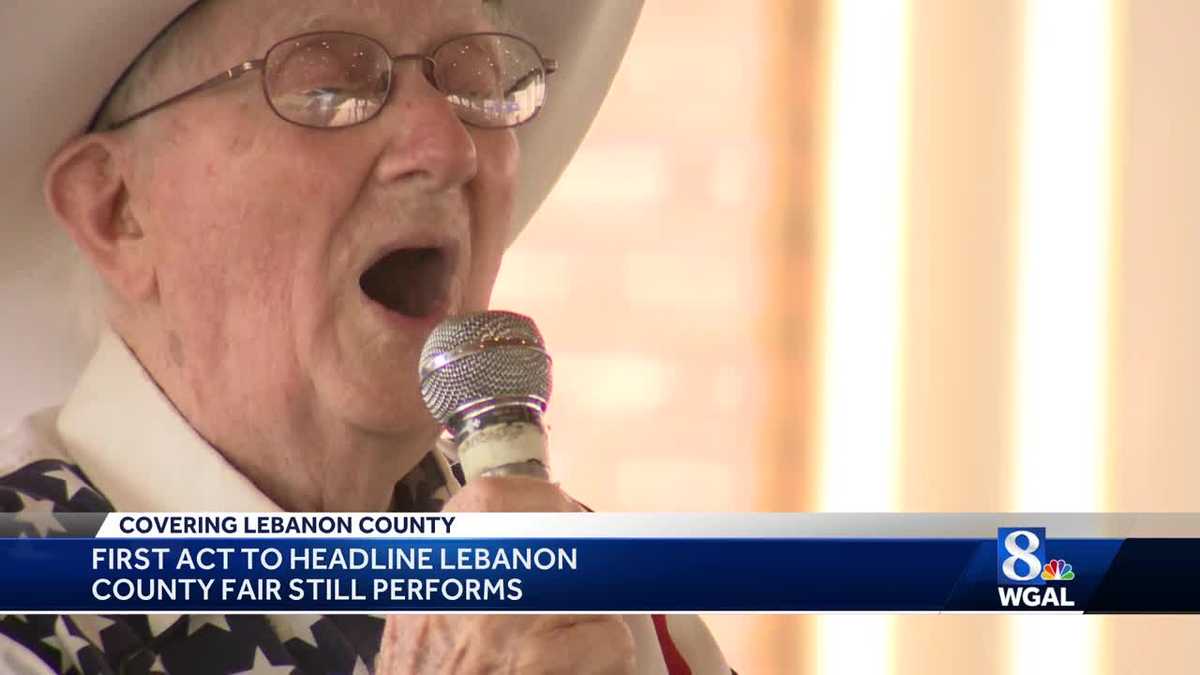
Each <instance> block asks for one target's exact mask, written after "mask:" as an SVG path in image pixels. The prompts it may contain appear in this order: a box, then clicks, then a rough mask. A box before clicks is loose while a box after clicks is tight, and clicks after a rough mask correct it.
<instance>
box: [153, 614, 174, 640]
mask: <svg viewBox="0 0 1200 675" xmlns="http://www.w3.org/2000/svg"><path fill="white" fill-rule="evenodd" d="M182 616H183V615H182V614H147V615H146V621H147V622H149V624H150V634H151V635H154V636H158V635H162V633H163V632H164V631H166V630H167V629H168V628H170V627H171V626H174V625H175V622H176V621H178V620H179V619H180V617H182Z"/></svg>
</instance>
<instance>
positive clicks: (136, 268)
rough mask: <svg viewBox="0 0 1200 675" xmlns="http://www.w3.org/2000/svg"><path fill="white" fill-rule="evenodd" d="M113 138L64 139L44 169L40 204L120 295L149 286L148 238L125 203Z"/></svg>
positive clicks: (136, 294) (132, 295) (145, 291)
mask: <svg viewBox="0 0 1200 675" xmlns="http://www.w3.org/2000/svg"><path fill="white" fill-rule="evenodd" d="M119 150H120V148H119V147H118V141H117V140H116V139H115V138H113V137H112V136H109V135H106V134H87V135H84V136H81V137H79V138H77V139H75V140H73V141H71V142H69V143H67V144H66V145H65V146H63V148H62V149H61V150H59V151H58V152H57V153H56V154H55V155H54V158H53V159H51V160H50V165H49V167H47V169H46V176H45V184H44V185H43V191H44V192H45V198H46V204H47V206H49V207H50V211H51V213H53V214H54V215H55V217H56V218H58V221H59V222H60V223H61V224H62V225H63V227H65V228H66V229H67V232H68V233H70V235H71V238H72V239H74V240H75V243H76V245H78V246H79V248H80V249H81V250H82V251H83V252H84V254H85V255H87V257H88V258H89V259H91V262H92V264H93V265H94V266H95V268H96V270H97V271H98V272H99V273H100V275H101V276H103V277H104V278H105V280H106V281H108V283H109V285H110V286H111V287H112V288H113V290H114V291H116V292H117V293H118V294H119V295H120V296H121V297H122V298H123V299H125V300H126V301H129V302H133V301H137V300H144V299H146V298H148V297H150V296H152V295H153V294H154V292H155V290H156V289H155V276H154V264H153V260H152V258H151V248H150V244H149V242H148V241H147V239H146V237H145V233H144V232H143V231H142V227H141V224H140V223H138V222H137V220H136V219H135V218H134V217H133V214H132V212H131V210H130V209H129V208H128V192H127V190H126V181H125V174H124V171H123V168H124V167H122V165H121V162H120V161H119V157H120V155H119Z"/></svg>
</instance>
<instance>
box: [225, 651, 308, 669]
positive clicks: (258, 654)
mask: <svg viewBox="0 0 1200 675" xmlns="http://www.w3.org/2000/svg"><path fill="white" fill-rule="evenodd" d="M259 657H262V665H259V663H258V661H259ZM293 668H294V666H274V665H271V662H270V661H268V660H267V655H266V654H264V653H263V650H262V647H256V648H255V649H254V663H252V664H250V670H239V671H238V673H246V674H247V675H270V674H271V673H281V674H282V673H287V674H288V675H291V672H292V670H293ZM235 675H236V674H235Z"/></svg>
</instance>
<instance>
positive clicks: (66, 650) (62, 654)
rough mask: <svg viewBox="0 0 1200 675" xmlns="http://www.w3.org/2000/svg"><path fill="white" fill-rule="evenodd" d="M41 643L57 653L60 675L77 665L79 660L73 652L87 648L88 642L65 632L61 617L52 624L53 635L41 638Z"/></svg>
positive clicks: (65, 627)
mask: <svg viewBox="0 0 1200 675" xmlns="http://www.w3.org/2000/svg"><path fill="white" fill-rule="evenodd" d="M42 642H43V643H45V645H46V646H47V647H50V648H51V649H53V650H55V651H56V652H58V658H59V661H60V665H61V667H60V668H59V672H60V673H65V672H67V669H68V668H72V667H74V666H75V665H77V664H78V662H79V659H77V658H76V657H75V652H77V651H79V650H80V649H83V648H84V647H87V646H88V641H87V640H84V639H83V638H81V637H79V636H78V635H72V634H71V631H69V630H67V624H66V623H64V622H63V620H62V617H59V618H58V619H57V620H55V622H54V635H51V636H50V637H46V638H42Z"/></svg>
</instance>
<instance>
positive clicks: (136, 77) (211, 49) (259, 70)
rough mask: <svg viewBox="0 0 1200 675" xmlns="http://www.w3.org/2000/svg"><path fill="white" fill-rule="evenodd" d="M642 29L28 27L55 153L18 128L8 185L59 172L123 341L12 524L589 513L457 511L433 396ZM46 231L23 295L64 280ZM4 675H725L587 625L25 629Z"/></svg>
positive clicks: (277, 18)
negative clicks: (427, 352) (435, 354)
mask: <svg viewBox="0 0 1200 675" xmlns="http://www.w3.org/2000/svg"><path fill="white" fill-rule="evenodd" d="M639 4H640V3H638V2H632V1H627V0H621V1H617V0H603V2H599V1H596V2H574V1H573V2H569V3H568V2H560V1H558V0H540V1H537V0H492V1H483V0H355V1H349V0H203V1H202V2H199V3H196V4H193V3H192V2H191V1H190V0H162V1H161V2H153V3H151V2H145V1H144V0H111V1H109V2H105V3H101V2H96V3H90V2H89V3H68V2H57V3H51V7H50V8H47V6H46V3H44V2H38V3H35V2H32V0H18V1H17V2H15V3H10V4H8V5H6V6H5V7H4V9H3V10H2V11H0V19H2V23H3V25H4V30H5V31H6V33H16V32H19V33H20V34H13V35H6V41H7V42H8V43H9V44H10V45H12V44H15V45H17V48H21V47H22V46H23V45H26V44H27V42H26V41H27V40H28V39H29V35H30V34H33V35H34V36H35V37H36V39H37V40H38V41H39V42H37V43H36V44H37V47H38V49H37V50H36V53H37V54H41V53H43V52H45V51H46V50H49V51H50V58H48V59H42V60H40V61H39V60H37V59H36V58H35V59H34V60H35V62H36V63H39V64H41V65H42V67H43V68H46V69H47V70H45V71H37V70H36V69H34V71H35V72H34V74H35V75H36V79H34V78H29V75H28V73H29V71H30V68H29V67H28V63H27V61H26V60H25V59H26V58H27V57H28V56H29V54H33V53H34V51H35V50H32V48H30V49H29V50H28V51H25V52H23V53H22V54H20V55H19V56H17V55H16V52H13V54H10V57H12V58H10V59H9V60H8V62H9V65H8V66H6V68H8V69H13V70H20V71H21V77H26V78H27V80H26V81H27V82H28V87H27V88H28V96H27V97H25V96H21V95H20V94H19V95H18V97H19V98H21V99H22V101H33V106H35V107H36V112H37V114H38V115H39V117H40V116H42V115H44V116H45V117H46V119H44V120H43V119H38V120H35V121H34V122H32V123H30V124H29V125H28V126H30V128H32V129H35V130H45V129H48V130H49V131H46V132H45V133H41V134H39V133H34V134H30V132H29V130H28V129H24V128H20V127H14V126H12V125H10V126H9V128H7V129H6V130H5V132H4V133H6V134H8V135H9V136H10V137H11V142H6V147H11V148H16V150H15V151H13V152H10V153H9V154H10V156H15V158H11V157H10V159H9V160H6V162H8V163H7V164H6V165H5V170H6V172H9V173H22V172H23V173H30V172H32V171H34V170H35V169H36V171H37V172H38V173H39V174H41V176H42V178H41V180H42V184H43V193H44V204H45V206H46V207H47V208H48V210H49V212H50V214H51V215H52V216H53V217H54V219H55V220H57V221H58V222H59V223H60V224H61V225H62V226H63V228H64V229H65V231H66V232H67V233H68V234H69V235H70V238H71V239H72V240H73V241H74V244H75V245H76V246H77V248H78V250H79V251H81V252H82V254H83V258H84V259H85V260H86V261H87V262H88V263H89V264H90V267H91V268H92V269H93V270H94V271H95V272H96V273H97V276H98V277H99V279H100V281H101V282H102V285H103V296H104V300H105V315H106V318H107V324H108V326H109V327H110V330H108V331H105V333H104V334H103V336H102V337H101V338H100V341H99V346H98V348H97V349H96V351H95V355H94V356H93V358H92V360H91V362H90V364H89V365H88V366H87V368H86V370H85V371H84V373H83V375H82V378H81V379H80V380H79V383H78V386H77V387H76V388H75V391H74V393H73V394H72V395H71V396H70V398H69V399H68V400H67V402H66V404H65V405H64V406H62V407H61V409H58V408H56V409H52V410H48V411H44V412H42V413H38V414H35V415H33V416H31V417H29V418H27V419H26V420H25V421H24V422H23V423H21V424H20V425H19V426H18V427H17V429H16V431H15V432H14V433H13V434H12V435H10V436H9V437H7V439H6V440H4V441H3V442H0V508H2V509H4V510H7V511H15V512H28V511H33V510H41V511H48V510H51V509H52V510H53V511H59V512H61V511H107V510H133V511H151V510H175V511H179V510H198V511H222V510H239V511H270V510H276V509H288V510H300V511H320V510H349V511H371V510H384V509H388V508H391V509H396V510H413V511H419V510H438V509H441V508H446V509H449V510H494V511H567V510H576V509H577V508H578V507H577V505H576V503H575V502H574V501H572V500H571V499H570V498H569V497H567V496H566V495H564V494H563V493H562V492H560V491H559V490H558V489H557V487H555V486H554V485H552V484H549V483H546V482H539V481H536V480H531V479H524V478H518V477H497V478H486V479H480V480H476V481H472V482H471V483H470V484H469V485H467V486H465V487H460V485H459V482H458V480H457V479H456V475H455V473H454V468H453V467H452V466H450V464H448V462H447V460H446V458H445V457H444V456H443V455H442V453H440V452H438V451H437V450H436V449H434V448H435V447H436V443H437V439H438V428H437V426H436V424H435V423H434V422H433V421H432V420H431V419H430V417H429V415H428V414H427V413H426V412H425V410H424V409H423V406H422V404H421V401H420V400H419V397H418V394H417V387H416V383H415V377H414V373H415V369H416V361H417V355H418V352H419V349H420V347H421V344H422V342H423V341H424V339H425V337H426V336H427V335H428V333H429V331H430V330H431V329H432V327H433V326H434V325H435V324H436V323H437V322H438V321H440V320H441V319H442V318H444V317H446V316H448V315H453V314H456V313H460V312H465V311H472V310H480V309H483V308H486V307H487V306H488V300H489V295H490V292H491V288H492V285H493V282H494V281H495V279H496V275H497V273H498V272H499V269H500V261H501V257H502V254H503V252H504V250H505V248H506V247H507V245H508V244H509V243H510V242H511V240H512V238H513V236H514V234H515V232H516V230H517V229H519V226H520V225H521V223H523V222H524V220H525V218H526V216H527V213H528V212H529V211H530V210H531V209H532V207H533V206H535V205H536V203H537V202H538V201H539V200H540V198H541V196H542V195H543V194H544V192H545V190H546V189H548V186H549V184H550V183H552V181H553V178H554V176H555V175H557V172H558V171H559V170H560V169H561V166H562V164H563V163H565V161H566V160H567V158H568V157H569V155H570V153H571V151H572V150H573V149H574V147H575V145H576V144H577V143H578V140H579V138H580V136H581V135H582V132H583V130H584V129H585V128H586V126H587V123H588V122H589V121H590V118H591V116H592V114H593V113H594V110H595V107H596V106H597V105H598V104H599V101H600V99H601V98H602V96H603V91H604V89H605V88H606V87H607V84H608V82H609V80H610V78H611V73H612V71H613V69H615V66H616V63H617V62H618V61H619V58H620V53H621V51H622V50H623V48H624V45H625V43H626V41H627V39H628V34H629V32H630V30H631V29H632V25H633V21H634V19H635V18H636V14H637V9H638V5H639ZM185 10H186V11H185ZM56 14H59V16H54V15H56ZM177 14H178V16H177V17H176V16H175V15H177ZM173 17H174V18H175V20H174V21H172V22H170V23H169V26H168V27H167V28H166V29H165V30H163V28H164V24H165V23H167V22H168V21H169V20H170V19H172V18H173ZM38 27H41V30H42V31H43V32H42V33H40V34H39V33H38V32H37V31H38ZM160 31H161V32H160ZM156 35H157V37H155V36H156ZM97 43H100V46H97ZM147 43H149V46H148V47H147V48H146V49H145V50H144V51H142V53H141V55H140V56H137V58H136V59H134V58H133V57H134V55H135V54H136V52H137V48H138V46H140V45H144V44H147ZM53 45H58V48H59V49H60V50H62V51H63V52H66V51H69V52H70V53H71V55H72V56H70V57H67V56H63V55H62V54H55V53H53ZM585 46H586V47H587V48H586V49H584V47H585ZM543 49H545V50H546V55H545V56H543V54H542V50H543ZM551 57H553V58H555V59H558V60H560V61H562V69H561V71H560V72H558V73H555V71H556V70H558V63H556V62H555V61H554V60H552V58H551ZM71 59H73V63H72V65H71V68H70V69H68V68H66V67H65V65H64V66H63V67H61V70H62V72H59V73H57V74H55V73H51V72H49V70H48V69H50V68H53V67H54V64H56V63H63V64H66V63H71ZM572 59H575V60H576V62H575V63H572V62H571V61H572ZM131 60H132V61H133V63H132V65H131V66H129V67H128V69H127V70H126V71H125V74H124V75H123V76H121V77H120V78H119V80H118V78H117V77H116V76H117V75H118V74H119V73H120V72H121V70H122V69H123V68H125V67H126V65H127V64H129V63H130V61H131ZM68 70H69V72H68ZM114 81H117V83H116V84H115V86H114V85H113V82H114ZM560 82H561V85H562V91H563V93H564V95H563V96H562V97H561V101H560V102H559V103H557V104H551V105H548V106H547V107H546V109H545V110H544V111H543V104H544V102H545V99H546V96H547V90H551V91H552V90H554V88H555V87H556V86H557V85H558V84H559V83H560ZM110 87H111V90H110ZM62 92H67V93H62ZM8 93H9V95H13V94H14V92H13V91H11V90H10V91H9V92H8ZM23 93H25V92H22V94H23ZM70 105H74V106H83V108H84V109H83V110H74V109H73V108H71V107H69V106H70ZM556 105H557V106H558V108H557V109H556ZM93 113H94V114H95V117H94V119H92V121H91V123H90V125H84V124H82V121H83V120H84V119H85V118H86V117H87V116H90V115H92V114H93ZM539 113H542V115H541V117H540V118H539V119H536V120H535V119H534V118H535V117H536V116H538V115H539ZM517 127H521V129H520V132H518V131H517ZM81 132H82V133H81ZM50 136H53V138H51V137H50ZM30 137H33V138H32V141H31V139H30ZM51 146H54V147H57V148H58V149H57V151H55V152H53V154H52V156H51V155H50V154H49V152H50V151H51V149H52V148H51ZM39 152H42V154H41V155H39V154H38V153H39ZM23 173H22V175H23ZM13 183H14V184H15V185H16V186H17V187H18V188H23V186H25V185H27V183H25V182H23V181H21V180H15V181H13ZM27 196H28V195H24V194H23V193H22V194H17V195H15V196H13V197H12V198H13V199H14V200H17V201H20V200H23V199H25V198H26V197H27ZM21 209H22V206H21V204H16V205H14V209H13V212H14V213H18V214H27V213H32V212H33V211H29V210H25V211H22V210H21ZM517 210H520V214H519V215H514V214H515V212H516V211H517ZM32 220H33V221H35V222H36V221H37V219H36V218H34V219H32ZM39 226H40V223H38V224H35V225H34V226H33V228H32V229H27V230H25V231H23V233H22V231H20V230H18V232H17V234H15V235H9V236H10V244H11V243H14V242H17V243H20V242H23V243H22V244H20V245H23V246H25V247H26V248H25V252H24V253H21V252H20V251H19V249H18V248H17V246H13V245H10V246H9V247H8V248H7V254H8V255H9V256H10V257H12V258H13V260H12V264H11V265H10V267H9V269H10V270H12V269H17V270H21V269H26V270H29V269H32V270H36V269H37V268H38V264H39V263H40V258H39V256H40V255H41V252H44V251H45V250H47V247H48V246H49V244H45V242H46V241H50V240H49V239H47V238H45V237H48V235H45V233H43V232H41V231H40V230H39V229H38V227H39ZM30 242H34V243H33V244H31V243H30ZM38 242H41V243H38ZM14 252H16V255H14ZM21 258H25V260H21ZM30 258H31V259H32V262H31V261H30V260H29V259H30ZM31 274H32V273H31ZM28 278H36V274H34V275H33V276H32V277H30V276H28V275H27V276H26V277H25V279H26V281H25V283H28ZM13 283H14V284H15V283H18V282H17V281H13ZM431 449H434V450H432V451H431ZM37 533H40V532H37V531H36V530H30V531H29V532H27V534H37ZM0 666H2V667H0V670H3V671H4V672H18V673H47V672H82V673H89V674H90V673H118V672H120V673H149V672H166V673H173V674H175V673H234V672H264V673H265V672H303V673H326V672H328V673H349V672H368V671H372V670H374V671H377V672H386V673H425V672H437V673H446V672H470V673H484V672H554V673H589V672H596V673H610V672H612V673H618V672H621V673H625V672H637V673H668V672H669V673H684V672H694V673H701V672H704V673H709V672H714V673H715V672H728V667H727V666H726V665H725V664H724V661H723V659H722V658H721V655H720V652H719V650H717V648H716V646H715V644H714V643H713V642H712V640H711V637H709V635H708V633H707V632H706V631H705V629H704V627H703V625H702V624H701V623H700V622H699V621H698V620H697V619H695V618H693V617H671V618H670V620H669V621H668V620H667V619H665V618H663V617H624V618H622V617H574V616H547V617H533V616H490V617H489V616H443V617H421V616H394V617H390V618H388V619H387V620H386V623H385V621H384V620H382V619H376V618H372V617H352V616H331V617H319V616H311V617H299V616H290V615H289V616H277V617H276V616H272V617H262V616H184V617H179V616H161V615H153V616H144V617H107V618H106V617H95V616H58V617H53V616H8V617H5V618H3V620H2V621H0Z"/></svg>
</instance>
